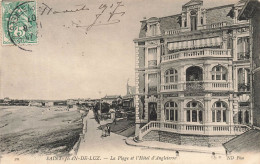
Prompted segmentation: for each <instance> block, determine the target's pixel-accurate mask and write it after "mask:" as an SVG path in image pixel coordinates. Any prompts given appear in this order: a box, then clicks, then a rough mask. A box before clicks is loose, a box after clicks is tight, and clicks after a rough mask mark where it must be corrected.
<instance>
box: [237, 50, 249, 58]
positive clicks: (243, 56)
mask: <svg viewBox="0 0 260 164" xmlns="http://www.w3.org/2000/svg"><path fill="white" fill-rule="evenodd" d="M249 58H250V55H249V52H239V53H237V60H249Z"/></svg>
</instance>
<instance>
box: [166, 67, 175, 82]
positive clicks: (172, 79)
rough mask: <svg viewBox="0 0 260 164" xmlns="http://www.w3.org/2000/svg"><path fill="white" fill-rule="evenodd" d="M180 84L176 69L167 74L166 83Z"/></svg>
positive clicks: (168, 71)
mask: <svg viewBox="0 0 260 164" xmlns="http://www.w3.org/2000/svg"><path fill="white" fill-rule="evenodd" d="M174 82H178V71H177V70H176V69H169V70H167V71H166V72H165V83H174Z"/></svg>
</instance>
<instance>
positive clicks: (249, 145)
mask: <svg viewBox="0 0 260 164" xmlns="http://www.w3.org/2000/svg"><path fill="white" fill-rule="evenodd" d="M223 146H224V148H225V149H226V150H227V151H228V152H234V153H243V152H244V153H245V152H258V153H259V152H260V130H258V129H252V130H249V131H247V132H245V133H243V134H241V135H239V136H237V137H235V138H233V139H231V140H230V141H228V142H226V143H224V144H223Z"/></svg>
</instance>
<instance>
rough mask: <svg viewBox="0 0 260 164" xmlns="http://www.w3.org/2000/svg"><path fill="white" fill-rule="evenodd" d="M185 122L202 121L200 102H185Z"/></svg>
mask: <svg viewBox="0 0 260 164" xmlns="http://www.w3.org/2000/svg"><path fill="white" fill-rule="evenodd" d="M186 106H187V109H188V110H187V112H186V114H187V118H186V119H187V122H202V121H203V111H202V109H203V106H202V104H201V103H200V102H197V101H190V102H189V103H187V105H186Z"/></svg>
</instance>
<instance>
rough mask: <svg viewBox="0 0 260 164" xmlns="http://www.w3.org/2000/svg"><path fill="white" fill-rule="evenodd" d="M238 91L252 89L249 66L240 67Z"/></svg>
mask: <svg viewBox="0 0 260 164" xmlns="http://www.w3.org/2000/svg"><path fill="white" fill-rule="evenodd" d="M238 91H244V92H245V91H250V70H249V69H247V68H239V69H238Z"/></svg>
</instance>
